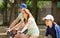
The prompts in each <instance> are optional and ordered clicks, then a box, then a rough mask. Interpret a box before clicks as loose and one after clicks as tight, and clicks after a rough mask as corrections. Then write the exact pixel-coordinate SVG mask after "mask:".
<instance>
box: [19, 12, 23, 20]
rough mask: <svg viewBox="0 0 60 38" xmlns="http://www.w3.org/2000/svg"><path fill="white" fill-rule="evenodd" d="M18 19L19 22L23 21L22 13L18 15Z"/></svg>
mask: <svg viewBox="0 0 60 38" xmlns="http://www.w3.org/2000/svg"><path fill="white" fill-rule="evenodd" d="M18 18H19V19H21V21H23V16H22V13H20V14H19V15H18Z"/></svg>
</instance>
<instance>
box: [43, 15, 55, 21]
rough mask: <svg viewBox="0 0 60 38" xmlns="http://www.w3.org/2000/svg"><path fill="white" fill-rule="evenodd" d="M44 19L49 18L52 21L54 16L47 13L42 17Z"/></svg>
mask: <svg viewBox="0 0 60 38" xmlns="http://www.w3.org/2000/svg"><path fill="white" fill-rule="evenodd" d="M45 19H51V20H52V21H54V17H53V16H52V15H47V16H46V17H44V18H43V20H45Z"/></svg>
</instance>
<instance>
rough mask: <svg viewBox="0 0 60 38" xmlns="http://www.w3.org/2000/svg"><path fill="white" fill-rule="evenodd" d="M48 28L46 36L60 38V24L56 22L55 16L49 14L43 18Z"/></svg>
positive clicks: (45, 37)
mask: <svg viewBox="0 0 60 38" xmlns="http://www.w3.org/2000/svg"><path fill="white" fill-rule="evenodd" d="M43 21H44V22H45V24H46V26H47V28H46V33H45V36H44V38H48V35H51V36H52V38H60V26H59V25H57V24H56V23H54V17H53V16H52V15H47V16H46V17H44V18H43Z"/></svg>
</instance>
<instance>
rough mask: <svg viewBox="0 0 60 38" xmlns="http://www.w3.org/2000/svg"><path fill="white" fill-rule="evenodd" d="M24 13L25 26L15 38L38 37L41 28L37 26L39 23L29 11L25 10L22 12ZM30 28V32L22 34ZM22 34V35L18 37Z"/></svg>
mask: <svg viewBox="0 0 60 38" xmlns="http://www.w3.org/2000/svg"><path fill="white" fill-rule="evenodd" d="M22 15H23V17H24V23H25V27H24V28H23V29H22V30H21V31H19V32H18V33H17V35H16V36H15V38H38V36H39V29H38V27H37V24H36V22H35V19H34V18H33V16H31V15H30V14H29V13H28V12H26V11H25V10H24V11H23V12H22ZM26 29H28V32H27V33H26V34H24V35H26V36H22V34H23V32H24V31H25V30H26ZM17 36H20V37H17Z"/></svg>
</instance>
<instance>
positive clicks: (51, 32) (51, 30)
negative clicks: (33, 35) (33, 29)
mask: <svg viewBox="0 0 60 38" xmlns="http://www.w3.org/2000/svg"><path fill="white" fill-rule="evenodd" d="M48 35H51V36H52V38H57V36H56V30H55V24H53V26H52V28H49V27H47V29H46V34H45V36H48Z"/></svg>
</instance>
